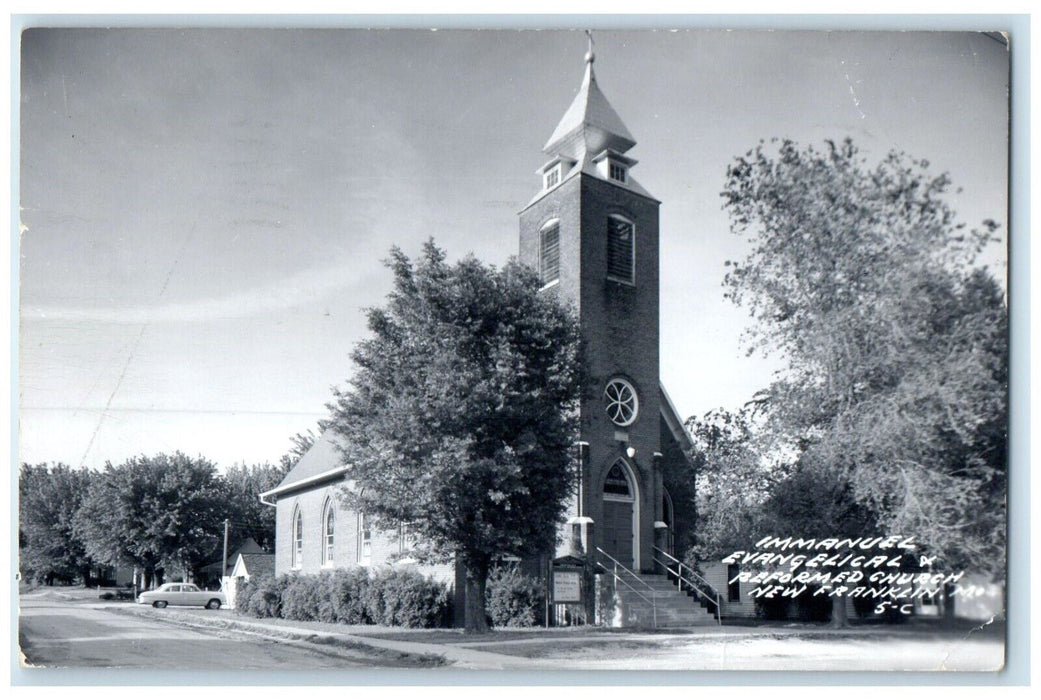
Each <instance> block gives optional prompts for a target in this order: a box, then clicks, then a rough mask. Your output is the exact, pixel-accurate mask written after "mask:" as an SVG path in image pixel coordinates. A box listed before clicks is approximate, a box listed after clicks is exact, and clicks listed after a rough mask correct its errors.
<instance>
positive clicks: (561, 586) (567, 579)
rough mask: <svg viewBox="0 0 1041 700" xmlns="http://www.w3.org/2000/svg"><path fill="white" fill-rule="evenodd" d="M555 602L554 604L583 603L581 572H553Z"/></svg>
mask: <svg viewBox="0 0 1041 700" xmlns="http://www.w3.org/2000/svg"><path fill="white" fill-rule="evenodd" d="M553 602H554V603H580V602H582V572H580V571H554V572H553Z"/></svg>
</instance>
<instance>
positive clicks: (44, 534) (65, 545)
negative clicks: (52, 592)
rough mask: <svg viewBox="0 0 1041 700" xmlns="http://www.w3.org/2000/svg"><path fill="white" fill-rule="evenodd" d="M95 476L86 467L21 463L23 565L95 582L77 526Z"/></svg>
mask: <svg viewBox="0 0 1041 700" xmlns="http://www.w3.org/2000/svg"><path fill="white" fill-rule="evenodd" d="M90 482H91V472H90V471H88V470H87V469H85V468H84V469H78V470H76V469H72V468H70V467H69V466H68V465H65V464H53V465H49V466H48V465H46V464H38V465H35V466H34V465H30V464H22V468H21V471H20V472H19V475H18V532H19V548H18V556H19V562H18V568H19V569H20V570H21V571H22V573H23V574H24V575H27V576H31V577H33V578H35V579H38V580H44V581H47V582H48V583H51V582H53V580H54V579H55V578H59V579H62V580H64V581H71V580H72V579H74V578H77V577H79V578H80V579H82V581H83V583H84V585H89V584H90V570H91V567H92V564H93V562H92V561H91V559H90V557H88V556H87V552H86V549H85V548H84V546H83V542H82V540H81V539H80V538H79V537H78V536H77V534H76V532H75V530H74V528H73V518H74V517H75V515H76V511H77V509H79V507H80V503H81V502H82V500H83V497H84V495H85V494H86V492H87V489H88V488H89V486H90Z"/></svg>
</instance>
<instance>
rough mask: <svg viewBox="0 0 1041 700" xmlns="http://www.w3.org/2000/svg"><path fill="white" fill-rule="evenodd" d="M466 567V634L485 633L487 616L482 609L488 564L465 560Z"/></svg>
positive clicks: (486, 630)
mask: <svg viewBox="0 0 1041 700" xmlns="http://www.w3.org/2000/svg"><path fill="white" fill-rule="evenodd" d="M465 567H466V608H465V609H464V620H465V624H466V633H467V634H485V633H487V632H488V618H487V617H486V615H485V611H484V592H485V587H486V586H487V584H488V568H489V567H488V564H487V563H484V562H478V563H474V562H470V561H467V562H465Z"/></svg>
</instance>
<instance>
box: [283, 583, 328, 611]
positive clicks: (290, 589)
mask: <svg viewBox="0 0 1041 700" xmlns="http://www.w3.org/2000/svg"><path fill="white" fill-rule="evenodd" d="M322 583H323V581H322V578H321V577H320V576H294V577H293V578H292V579H291V580H290V581H289V584H288V585H287V586H286V587H285V590H283V591H282V617H284V618H286V619H287V620H317V619H318V610H319V608H320V607H321V598H322V596H323V594H324V595H325V596H326V598H328V593H326V592H324V591H323V586H322Z"/></svg>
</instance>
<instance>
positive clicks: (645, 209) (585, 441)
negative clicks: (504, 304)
mask: <svg viewBox="0 0 1041 700" xmlns="http://www.w3.org/2000/svg"><path fill="white" fill-rule="evenodd" d="M593 63H594V55H593V53H592V47H590V51H589V53H587V54H586V57H585V73H584V76H583V78H582V83H581V87H580V88H579V91H578V94H577V95H576V96H575V99H574V101H573V102H572V103H571V106H570V107H568V109H567V111H566V112H565V113H564V116H563V118H562V119H561V120H560V123H559V124H558V125H557V127H556V129H555V130H554V131H553V132H552V135H551V136H550V138H549V141H547V143H546V144H545V146H544V147H543V152H544V153H545V154H546V156H547V158H548V160H547V161H546V163H545V165H543V166H542V167H541V168H540V169H539V170H538V172H537V174H538V178H539V182H538V187H539V190H538V192H537V194H536V195H535V196H534V198H533V199H532V200H531V201H530V202H529V203H528V205H527V206H525V207H524V209H523V210H522V211H521V212H520V251H519V256H520V259H521V260H522V261H523V262H525V263H527V264H529V265H531V266H532V267H533V268H535V269H536V270H537V271H538V274H539V277H540V279H541V282H542V293H544V294H554V295H558V296H559V297H560V298H561V299H565V300H568V301H569V302H570V303H571V304H573V305H574V308H575V309H576V310H577V312H578V316H579V322H580V324H581V330H582V337H583V340H584V342H585V360H586V363H587V373H588V376H589V378H590V382H591V383H592V385H593V390H592V391H590V392H587V394H586V396H585V397H584V398H583V399H582V403H581V407H580V412H581V436H580V442H579V445H578V448H577V449H576V460H577V461H578V465H577V467H578V468H577V469H576V480H577V481H578V482H579V483H578V484H577V494H578V495H577V499H573V501H572V502H571V504H570V505H569V511H570V512H569V520H568V522H567V523H561V537H560V540H559V544H558V551H557V553H556V554H557V555H563V554H565V553H567V552H568V551H571V550H570V549H569V548H570V547H573V546H574V540H575V539H577V538H580V540H581V544H582V552H584V553H585V554H586V555H587V556H589V557H590V558H591V559H592V560H593V561H595V562H598V563H599V564H600V566H601V567H602V570H614V571H619V570H626V571H628V572H630V575H631V576H632V578H633V579H636V578H640V577H648V576H652V575H653V574H654V573H655V572H657V573H659V574H660V573H662V572H663V571H664V570H665V568H666V567H667V566H672V565H674V564H673V560H672V559H671V558H670V557H671V556H672V555H675V556H676V557H678V558H682V553H683V552H684V551H685V549H686V548H687V546H688V545H689V544H690V537H691V534H692V532H693V527H694V509H693V492H692V489H693V473H692V472H691V468H690V465H689V462H688V460H687V456H686V453H685V450H686V449H687V448H689V447H690V443H689V437H688V436H687V434H686V431H685V430H684V427H683V422H682V420H681V418H680V417H679V415H678V414H677V412H676V409H675V408H674V407H673V405H672V403H671V401H670V400H669V397H668V395H667V394H666V392H665V389H664V388H663V387H662V385H661V381H660V378H659V319H658V313H659V312H658V309H659V293H660V292H659V284H658V275H659V228H658V221H659V219H658V210H659V205H660V202H659V201H658V200H657V199H655V198H654V197H653V196H652V195H651V194H650V193H649V192H647V190H645V189H644V188H643V187H642V186H641V185H640V184H639V182H638V181H637V180H636V179H635V178H634V177H633V171H634V169H635V168H636V165H637V161H636V160H635V159H633V158H632V157H631V156H630V155H629V152H630V151H631V149H632V148H633V147H634V146H635V145H636V141H635V139H634V138H633V136H632V134H630V132H629V130H628V129H627V128H626V126H625V124H624V123H623V122H622V120H621V118H620V117H619V116H618V114H617V113H616V112H615V110H614V108H613V107H612V106H611V104H610V103H609V102H608V101H607V98H606V97H605V96H604V94H603V92H601V90H600V87H599V85H598V84H597V80H596V75H595V74H594V71H593ZM333 440H334V438H333V436H332V435H330V434H328V433H327V434H325V435H322V436H321V437H320V439H319V440H317V441H316V443H315V445H314V446H313V447H312V448H311V450H310V451H309V452H308V453H307V454H306V455H305V456H304V457H303V458H301V460H300V461H299V463H298V464H297V465H296V466H295V467H294V468H293V469H292V470H291V471H290V472H289V473H288V474H287V475H286V477H285V479H284V480H283V481H282V483H280V484H279V485H278V486H277V487H276V488H274V489H272V490H271V491H268V492H267V493H265V494H262V500H263V501H264V502H266V503H268V504H270V505H274V506H275V507H276V508H277V536H276V563H275V568H276V572H277V573H279V574H282V573H287V572H291V571H300V572H303V573H317V572H318V571H321V570H322V569H323V568H326V567H333V566H335V567H343V566H373V565H378V564H383V563H387V562H396V563H395V564H394V565H398V566H400V565H409V563H410V560H409V559H408V547H409V536H408V533H407V532H397V533H386V532H376V531H375V530H373V529H372V528H370V527H369V525H368V523H367V521H366V517H365V515H364V514H361V513H356V512H351V511H348V510H346V509H344V508H343V507H342V506H341V505H339V504H338V503H337V499H336V495H335V494H336V491H337V489H338V488H339V487H340V485H341V484H342V482H343V479H344V472H345V467H344V466H343V464H342V463H341V457H340V454H339V452H338V451H337V449H336V446H335V444H334V442H333ZM411 565H415V563H414V562H411ZM420 570H421V571H422V572H423V573H432V574H434V575H435V576H437V577H438V578H441V579H442V580H446V581H448V582H450V583H451V582H454V579H455V572H454V568H453V567H452V566H444V567H436V568H433V569H431V568H430V567H422V568H421V569H420ZM662 578H663V579H664V577H662ZM641 580H642V579H641ZM635 585H644V584H641V583H636V584H635ZM674 588H675V586H673V589H674ZM461 589H462V586H461V585H460V586H456V590H457V591H459V590H461Z"/></svg>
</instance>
